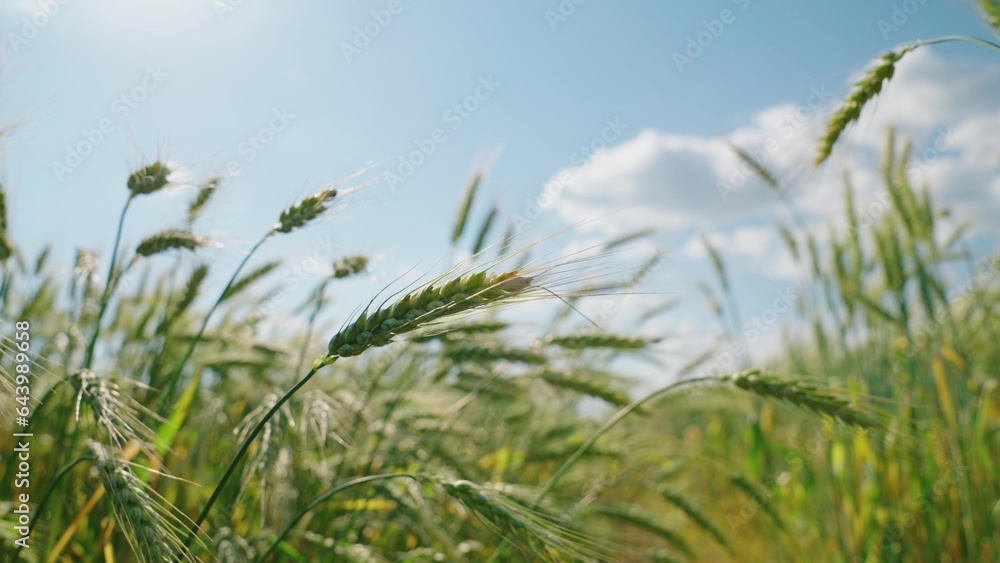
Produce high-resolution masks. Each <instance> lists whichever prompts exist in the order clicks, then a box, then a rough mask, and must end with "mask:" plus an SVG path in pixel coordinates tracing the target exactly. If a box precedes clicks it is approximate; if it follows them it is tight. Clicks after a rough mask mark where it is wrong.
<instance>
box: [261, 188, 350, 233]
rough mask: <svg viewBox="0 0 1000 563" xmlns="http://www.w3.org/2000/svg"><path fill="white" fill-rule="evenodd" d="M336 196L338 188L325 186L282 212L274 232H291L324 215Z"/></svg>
mask: <svg viewBox="0 0 1000 563" xmlns="http://www.w3.org/2000/svg"><path fill="white" fill-rule="evenodd" d="M336 197H337V190H335V189H333V188H325V189H322V190H320V191H318V192H316V193H314V194H312V195H309V196H307V197H305V198H304V199H303V200H302V201H300V202H298V203H296V204H295V205H292V206H291V207H289V208H288V209H286V210H284V211H282V212H281V216H280V217H279V218H278V222H277V223H276V224H275V225H274V228H273V229H272V232H277V233H290V232H292V231H293V230H295V229H297V228H299V227H302V226H304V225H305V224H307V223H309V222H310V221H312V220H314V219H316V218H317V217H319V216H320V215H322V214H323V212H324V211H326V210H327V209H328V208H329V207H330V202H332V201H333V200H334V198H336Z"/></svg>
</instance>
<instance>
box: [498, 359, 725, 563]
mask: <svg viewBox="0 0 1000 563" xmlns="http://www.w3.org/2000/svg"><path fill="white" fill-rule="evenodd" d="M708 381H719V378H716V377H695V378H691V379H682V380H680V381H675V382H673V383H671V384H670V385H667V386H666V387H663V388H661V389H658V390H656V391H653V392H652V393H650V394H649V395H646V396H645V397H643V398H641V399H636V400H635V401H632V402H631V403H629V404H628V405H627V406H625V407H623V408H622V409H621V410H620V411H618V412H617V413H615V415H614V416H612V417H611V418H609V419H608V420H607V421H606V422H605V423H604V424H602V425H601V427H600V428H598V429H597V430H596V431H595V432H594V433H593V434H592V435H591V436H590V438H588V439H587V441H586V442H584V443H583V444H581V445H580V447H579V448H577V450H576V451H575V452H573V455H571V456H569V458H567V459H566V461H565V462H563V464H562V466H561V467H559V469H557V470H556V472H555V473H553V474H552V476H551V477H549V480H548V481H546V482H545V485H544V486H543V487H542V490H540V491H538V494H537V495H535V500H533V501H532V502H531V504H530V505H529V508H536V507H537V506H538V505H539V504H540V503H541V502H542V500H543V499H544V498H545V495H547V494H549V492H550V491H551V490H552V488H553V487H555V486H556V483H558V482H559V480H560V479H562V478H563V476H564V475H566V473H568V472H569V470H570V469H572V468H573V466H574V465H576V462H578V461H580V458H582V457H583V456H584V455H586V454H587V452H588V451H590V448H592V447H594V444H596V443H597V441H598V440H600V439H601V437H602V436H604V435H605V434H607V433H608V431H609V430H611V429H612V428H614V427H615V425H617V424H618V423H619V422H621V421H622V419H624V418H625V417H626V416H628V415H629V414H631V413H632V412H633V411H635V410H636V409H638V408H639V407H641V406H642V405H644V404H646V403H649V402H651V401H654V400H656V399H659V398H660V397H662V396H663V395H666V394H667V393H669V392H671V391H674V390H676V389H678V388H680V387H682V386H685V385H691V384H695V383H706V382H708ZM507 544H508V540H507V539H506V538H504V540H503V541H502V542H500V545H499V546H497V548H496V550H495V551H494V552H493V555H492V556H491V557H490V559H489V562H488V563H492V562H494V561H496V560H497V558H499V557H500V554H501V553H503V550H504V548H505V547H506V546H507Z"/></svg>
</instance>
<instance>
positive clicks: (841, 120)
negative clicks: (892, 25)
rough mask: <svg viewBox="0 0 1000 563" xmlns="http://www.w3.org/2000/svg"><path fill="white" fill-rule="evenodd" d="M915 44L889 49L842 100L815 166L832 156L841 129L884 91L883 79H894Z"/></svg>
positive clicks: (828, 124) (828, 123)
mask: <svg viewBox="0 0 1000 563" xmlns="http://www.w3.org/2000/svg"><path fill="white" fill-rule="evenodd" d="M915 48H916V47H915V46H913V45H907V46H905V47H902V48H901V49H899V50H898V51H889V52H888V53H885V54H883V55H882V56H881V57H879V59H878V62H877V63H876V64H875V65H874V66H872V67H871V68H870V69H869V70H868V71H867V72H866V73H865V75H864V76H863V77H862V78H861V80H859V81H858V82H857V84H855V85H854V90H852V91H851V93H850V95H848V96H847V98H845V99H844V101H843V102H841V104H840V107H839V108H837V111H836V112H834V114H833V116H832V117H831V118H830V121H828V122H827V126H826V132H825V133H824V134H823V136H822V137H821V138H820V140H819V145H818V146H817V148H816V158H815V160H814V161H813V164H814V165H815V166H819V165H820V164H822V163H823V162H824V161H825V160H826V159H827V158H829V156H830V153H832V152H833V146H834V145H835V144H836V143H837V139H839V138H840V135H841V133H843V132H844V130H845V129H847V126H848V125H850V124H851V123H854V122H855V121H857V120H858V118H859V117H860V116H861V110H862V109H864V107H865V105H866V104H867V103H868V102H870V101H871V100H872V99H873V98H874V97H875V96H877V95H878V94H879V92H881V91H882V85H883V83H885V82H887V81H889V80H891V79H892V76H893V74H894V73H895V72H896V63H898V62H899V60H900V59H902V58H903V56H904V55H906V53H909V52H910V51H912V50H913V49H915Z"/></svg>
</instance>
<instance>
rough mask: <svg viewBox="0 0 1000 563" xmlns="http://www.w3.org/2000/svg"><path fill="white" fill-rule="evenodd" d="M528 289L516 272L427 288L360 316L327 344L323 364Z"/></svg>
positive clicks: (485, 274) (463, 278)
mask: <svg viewBox="0 0 1000 563" xmlns="http://www.w3.org/2000/svg"><path fill="white" fill-rule="evenodd" d="M531 289H532V285H531V279H530V278H525V277H523V276H521V275H520V274H519V273H518V272H516V271H513V272H504V273H500V274H494V273H490V272H488V271H480V272H477V273H473V274H468V275H465V276H459V277H456V278H453V279H451V280H450V281H448V282H445V283H444V284H443V285H440V286H437V285H434V284H429V285H427V286H425V287H424V288H423V289H420V290H417V291H415V292H413V293H410V294H407V295H405V296H403V297H402V298H401V299H399V300H397V301H396V302H395V303H394V304H392V305H390V306H387V307H383V308H381V309H379V310H377V311H375V312H374V313H372V314H371V315H369V314H367V313H362V314H361V316H360V317H359V318H358V319H357V320H355V321H354V322H352V323H351V324H349V325H348V326H347V327H345V328H344V329H343V330H341V331H340V332H338V333H337V334H336V335H335V336H334V337H333V338H332V339H331V340H330V343H329V346H328V351H329V355H328V356H327V358H326V362H327V363H330V362H332V361H333V360H334V359H336V358H338V357H341V358H346V357H350V356H357V355H358V354H360V353H362V352H364V351H365V350H367V349H369V348H373V347H378V346H385V345H387V344H389V343H390V342H392V339H393V337H395V336H397V335H400V334H404V333H407V332H411V331H413V330H416V329H417V328H419V327H421V326H425V325H428V324H431V323H434V322H437V321H440V320H443V319H445V318H447V317H454V316H457V315H459V314H461V313H466V312H469V311H472V310H474V309H477V308H483V307H488V306H491V305H496V304H499V303H501V302H504V301H509V300H510V299H512V298H514V297H517V296H519V295H523V294H525V293H527V292H529V291H530V290H531Z"/></svg>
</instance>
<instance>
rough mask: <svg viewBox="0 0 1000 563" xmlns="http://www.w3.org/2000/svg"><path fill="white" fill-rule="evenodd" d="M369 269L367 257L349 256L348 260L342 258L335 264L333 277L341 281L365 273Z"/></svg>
mask: <svg viewBox="0 0 1000 563" xmlns="http://www.w3.org/2000/svg"><path fill="white" fill-rule="evenodd" d="M367 267H368V257H367V256H361V255H356V256H347V257H346V258H341V259H340V260H337V261H336V262H334V263H333V277H334V278H336V279H338V280H339V279H343V278H346V277H350V276H353V275H357V274H360V273H361V272H364V271H365V268H367Z"/></svg>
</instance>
